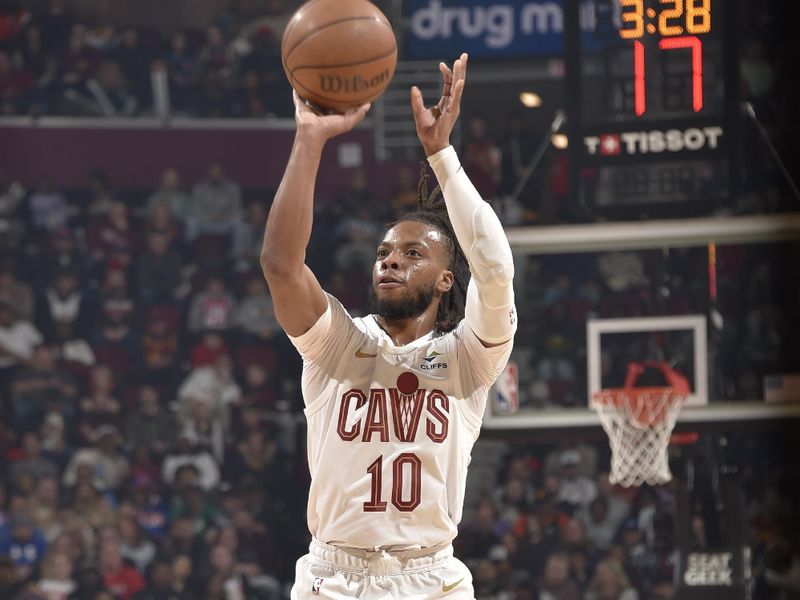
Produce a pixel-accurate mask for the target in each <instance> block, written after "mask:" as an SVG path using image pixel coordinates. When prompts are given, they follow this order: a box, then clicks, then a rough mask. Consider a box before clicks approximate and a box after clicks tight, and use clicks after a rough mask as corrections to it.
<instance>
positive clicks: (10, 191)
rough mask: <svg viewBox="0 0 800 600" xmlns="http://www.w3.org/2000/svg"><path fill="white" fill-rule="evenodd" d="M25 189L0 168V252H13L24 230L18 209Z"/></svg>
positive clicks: (23, 197)
mask: <svg viewBox="0 0 800 600" xmlns="http://www.w3.org/2000/svg"><path fill="white" fill-rule="evenodd" d="M25 195H26V190H25V187H24V186H23V185H22V184H21V183H20V182H19V181H17V180H15V178H13V177H9V175H8V173H6V172H5V171H4V170H3V169H2V168H0V233H1V234H2V235H0V252H15V251H16V250H17V249H18V248H19V242H20V238H21V237H22V235H23V232H24V230H25V227H24V224H23V222H22V219H21V218H20V214H19V213H20V211H19V207H20V206H22V201H23V200H24V199H25Z"/></svg>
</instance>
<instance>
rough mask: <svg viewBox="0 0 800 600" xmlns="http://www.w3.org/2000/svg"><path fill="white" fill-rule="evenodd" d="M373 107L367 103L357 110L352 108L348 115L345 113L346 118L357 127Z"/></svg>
mask: <svg viewBox="0 0 800 600" xmlns="http://www.w3.org/2000/svg"><path fill="white" fill-rule="evenodd" d="M371 106H372V104H371V103H369V102H367V103H365V104H362V105H361V106H357V107H356V108H351V109H350V110H348V111H347V112H346V113H344V118H345V119H347V120H348V121H349V122H350V123H352V124H353V125H355V124H356V123H358V122H359V121H360V120H361V119H363V118H364V117H365V116H366V114H367V112H369V109H370V107H371Z"/></svg>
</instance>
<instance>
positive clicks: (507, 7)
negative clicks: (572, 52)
mask: <svg viewBox="0 0 800 600" xmlns="http://www.w3.org/2000/svg"><path fill="white" fill-rule="evenodd" d="M405 5H406V7H407V9H406V17H407V23H408V29H407V31H408V37H407V43H406V51H405V54H406V56H407V58H410V59H423V58H444V57H449V56H452V55H454V53H459V52H462V51H465V52H469V53H470V56H473V57H484V58H490V57H513V56H519V57H525V56H560V55H562V54H563V51H564V0H505V1H503V0H496V1H492V0H407V1H406V2H405ZM580 12H581V27H582V28H583V29H589V30H593V29H594V27H595V25H596V20H597V18H596V15H595V9H594V3H592V2H589V3H587V2H583V3H582V5H581V10H580Z"/></svg>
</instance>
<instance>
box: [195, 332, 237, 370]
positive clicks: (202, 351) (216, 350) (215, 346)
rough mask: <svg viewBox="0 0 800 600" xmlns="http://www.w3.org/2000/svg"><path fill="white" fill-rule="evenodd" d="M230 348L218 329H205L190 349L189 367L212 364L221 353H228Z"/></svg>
mask: <svg viewBox="0 0 800 600" xmlns="http://www.w3.org/2000/svg"><path fill="white" fill-rule="evenodd" d="M230 353H231V348H230V346H229V345H228V343H227V342H226V341H225V338H224V337H222V334H221V333H220V332H219V331H214V330H211V329H210V330H207V331H204V332H203V333H202V335H201V337H200V341H199V342H198V343H197V344H195V345H194V346H193V347H192V348H191V350H190V359H189V362H190V363H191V367H192V368H193V369H197V368H200V367H208V366H211V365H213V364H214V363H215V362H216V360H217V358H219V357H220V356H221V355H223V354H227V355H230Z"/></svg>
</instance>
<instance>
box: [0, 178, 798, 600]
mask: <svg viewBox="0 0 800 600" xmlns="http://www.w3.org/2000/svg"><path fill="white" fill-rule="evenodd" d="M398 181H400V182H401V184H400V185H399V186H398V188H397V189H396V190H395V191H394V192H393V194H392V196H391V198H389V199H382V198H378V197H376V196H375V194H374V192H373V191H372V190H371V189H370V186H369V184H368V178H367V176H366V173H364V172H363V171H361V170H359V169H355V170H353V173H352V177H351V180H350V182H349V184H348V186H347V187H346V189H344V190H342V191H341V193H340V194H338V196H336V197H335V198H332V199H322V201H321V202H320V203H318V205H317V207H316V215H315V219H316V232H317V233H318V234H319V235H315V236H314V238H313V243H312V246H311V247H310V248H309V252H308V261H309V263H310V264H311V266H312V268H313V269H314V271H315V272H316V273H318V274H319V277H320V279H321V281H322V283H323V285H324V286H325V287H326V289H328V290H329V291H331V292H332V293H334V294H335V295H337V296H338V297H339V298H341V299H342V301H343V302H344V304H345V305H346V306H347V307H348V309H349V310H350V311H351V312H352V314H354V315H359V314H364V313H366V312H367V311H368V310H369V308H368V294H367V289H368V287H369V265H370V263H371V261H372V260H373V259H372V256H373V251H374V243H375V239H376V237H377V236H379V235H380V234H381V225H380V224H381V223H385V222H389V221H391V220H392V219H393V218H395V217H396V216H398V215H399V214H401V213H403V212H405V211H406V210H407V209H408V207H409V206H410V205H413V203H414V200H415V196H416V186H415V174H414V173H413V172H411V171H409V172H407V173H404V174H403V175H400V176H398ZM1 191H2V193H0V228H2V231H3V235H2V236H0V240H2V259H1V260H0V350H1V351H0V382H2V386H0V398H1V399H2V402H1V403H0V406H1V407H2V414H0V453H1V454H2V456H3V461H2V462H0V596H2V597H9V598H14V597H17V596H16V595H17V594H18V597H20V598H29V599H40V598H46V599H47V600H51V599H54V598H58V599H63V598H80V599H93V598H110V597H114V598H122V599H124V600H130V599H134V598H135V599H136V600H143V599H149V598H225V599H233V598H270V599H274V598H282V597H284V595H285V592H286V589H287V586H288V585H289V584H290V582H291V581H292V578H293V569H292V565H293V560H294V559H295V558H296V557H298V556H299V555H300V554H301V553H302V552H303V551H304V548H305V546H306V543H307V540H308V532H307V527H306V523H305V514H304V505H305V495H306V490H307V484H308V472H307V467H306V462H305V444H304V435H305V429H304V419H303V415H302V400H301V398H300V396H299V393H298V389H297V386H298V382H299V373H300V364H299V359H298V357H297V355H296V352H295V351H294V350H293V349H292V348H291V347H290V344H289V343H288V340H287V338H286V337H285V335H284V334H283V333H282V332H281V331H280V329H279V328H278V326H277V323H276V321H275V317H274V314H273V312H272V306H271V303H270V299H269V294H268V290H267V288H266V286H265V284H264V281H263V277H262V275H261V273H260V270H259V264H258V255H259V250H260V246H261V235H262V231H263V224H264V220H265V215H266V211H267V208H268V202H269V198H270V197H271V196H270V194H269V192H266V191H265V192H256V191H245V192H243V191H242V190H241V189H240V187H239V185H238V184H237V183H236V182H234V181H232V180H231V179H230V178H229V177H227V176H226V174H225V171H224V168H223V167H222V166H221V165H218V164H215V165H209V167H208V170H207V175H206V176H205V177H204V178H202V179H201V180H199V181H196V182H194V183H193V184H192V185H191V186H188V187H187V186H185V185H184V184H183V182H182V181H181V177H180V174H179V173H178V172H176V171H175V170H174V169H166V170H165V171H164V175H163V178H162V182H161V185H160V186H159V187H158V189H156V190H152V191H150V192H149V193H141V192H140V193H133V192H130V191H127V192H126V191H125V190H116V189H114V186H113V185H112V183H111V182H110V181H109V180H108V178H107V177H106V176H105V175H104V174H103V173H99V172H98V173H94V174H93V175H92V177H90V179H89V183H88V184H87V185H86V186H85V187H83V188H80V189H68V190H63V189H60V188H59V186H56V185H54V184H52V183H49V182H43V183H42V184H41V185H39V186H35V187H32V188H31V189H29V190H26V189H24V187H23V186H22V185H20V184H19V183H13V182H11V183H10V182H8V181H6V182H5V183H4V184H3V186H2V190H1ZM787 247H788V248H789V251H794V252H796V250H797V248H796V245H793V244H781V245H778V247H777V248H773V247H769V248H767V249H766V250H765V249H758V247H752V248H748V247H737V246H732V247H729V248H727V249H722V248H720V251H719V253H718V288H719V290H720V293H719V301H718V304H717V305H716V308H717V309H718V310H719V311H720V312H721V314H722V315H723V316H724V321H725V322H726V323H728V324H729V325H727V326H726V327H728V328H730V327H731V326H735V325H737V324H738V325H739V328H734V330H733V331H734V333H735V337H733V338H732V339H733V342H732V343H729V344H728V345H726V346H724V348H730V356H727V357H724V358H725V359H726V360H733V361H734V362H733V363H730V364H728V367H727V368H728V370H727V371H726V372H725V377H727V380H726V381H727V386H728V387H730V389H731V390H732V392H731V395H730V397H732V398H740V397H741V398H747V399H752V398H754V397H756V394H757V390H755V391H754V390H752V389H750V388H746V387H744V386H746V385H748V382H749V385H751V387H752V381H753V380H755V381H757V377H756V376H752V377H748V375H747V374H748V369H765V368H769V369H775V368H778V366H777V365H778V364H780V365H784V366H785V365H786V364H789V363H790V362H791V361H792V360H796V356H797V354H792V353H791V351H790V348H791V340H792V339H794V337H793V335H792V333H791V332H792V331H793V330H792V328H791V323H792V322H795V323H796V322H798V321H797V319H796V318H795V312H796V307H797V306H798V305H800V303H798V302H794V301H792V300H791V298H793V296H791V293H794V292H796V289H795V287H796V286H794V284H793V283H792V282H796V281H797V280H798V277H797V273H796V268H797V267H796V265H797V264H798V263H797V261H792V260H791V254H789V253H788V252H787ZM754 248H755V249H754ZM792 249H793V250H792ZM705 252H706V249H703V248H701V249H676V250H673V251H671V252H670V253H664V252H641V253H628V252H622V253H602V254H597V255H592V254H586V255H580V254H576V255H570V256H559V257H550V258H546V257H522V258H523V259H524V260H523V263H524V268H522V269H521V270H520V273H521V274H522V273H524V274H525V276H524V277H522V278H520V279H519V282H520V285H519V289H518V302H519V305H520V317H521V321H520V326H521V328H520V334H519V335H518V341H517V344H516V347H515V352H514V357H515V359H516V360H517V361H518V362H519V364H520V365H521V369H520V377H521V383H523V384H524V385H523V387H522V403H523V404H526V403H528V404H534V405H536V406H542V407H544V406H549V405H558V406H570V405H577V404H578V403H580V402H581V398H585V389H582V388H581V386H582V385H585V383H583V382H582V378H584V377H585V369H584V368H583V366H582V365H583V364H585V362H584V358H585V357H583V356H582V355H581V352H584V351H585V350H582V347H585V341H584V340H585V333H584V332H585V329H584V328H585V319H586V317H587V315H590V314H597V315H600V316H619V315H628V316H630V315H647V314H654V313H664V312H667V313H689V312H695V311H700V312H703V311H706V310H708V309H709V306H708V305H706V302H707V300H698V298H705V299H707V298H708V296H707V295H706V294H705V288H706V286H707V284H708V281H707V279H706V274H707V264H705V263H704V259H705V256H706V255H705ZM698 253H699V254H698ZM780 257H783V258H780ZM551 259H552V260H551ZM787 294H789V295H787ZM793 311H795V312H793ZM728 330H729V329H728ZM730 335H734V334H730ZM667 341H670V340H667ZM656 342H658V340H656ZM680 342H681V340H677V341H676V340H672V343H680ZM582 345H583V346H582ZM655 347H656V350H657V349H658V343H656V344H655ZM662 349H663V348H662ZM638 351H639V350H637V352H638ZM641 351H644V350H641ZM624 359H625V357H624V356H623V357H621V358H620V360H624ZM526 360H527V361H528V362H525V361H526ZM775 360H777V361H782V362H779V363H775V362H774V361H775ZM787 360H788V361H789V363H787V362H786V361H787ZM765 365H768V367H767V366H765ZM794 367H796V365H794ZM756 373H757V374H758V375H760V374H761V373H760V372H759V371H756ZM726 389H727V388H726ZM748 439H749V438H748ZM747 443H752V444H755V445H756V450H755V451H752V452H749V453H742V456H745V455H747V456H750V455H752V456H766V455H767V454H770V455H771V460H776V464H781V465H783V464H784V463H781V462H780V461H779V460H777V459H775V456H774V454H771V449H770V446H769V441H768V440H765V439H764V438H763V437H757V436H755V437H753V438H752V439H749V441H748V442H747ZM602 447H603V445H602V444H599V445H598V444H595V445H594V446H593V447H588V446H587V447H580V448H577V449H576V448H568V447H561V446H558V447H556V446H554V445H550V446H546V445H536V446H523V447H517V448H516V449H514V451H513V453H512V454H513V455H512V457H511V458H510V459H509V460H508V462H507V464H505V465H504V466H503V468H502V469H501V470H500V471H499V473H498V474H497V481H496V489H495V488H494V487H491V486H490V487H489V488H487V489H485V490H484V495H483V497H482V499H481V500H480V501H479V502H478V504H477V505H476V506H469V507H468V508H467V515H468V517H467V518H466V519H465V521H464V523H463V525H462V533H461V536H460V537H459V538H458V551H459V553H460V556H462V557H464V558H465V559H466V560H467V561H468V562H469V564H470V566H471V567H472V569H473V572H474V574H475V577H476V585H477V590H478V598H480V599H481V600H512V599H524V598H536V597H537V594H538V597H539V598H556V599H559V600H560V599H572V598H575V599H584V600H593V599H603V600H611V599H612V598H624V599H625V600H632V599H634V598H641V599H642V600H645V599H648V598H652V599H661V598H669V597H670V593H671V592H670V590H671V589H672V584H671V583H670V577H671V575H670V574H671V569H672V565H673V562H672V561H674V555H673V553H672V552H673V546H672V545H671V544H670V543H666V542H665V541H664V540H662V539H661V538H658V536H655V534H654V533H653V531H654V530H653V528H654V527H655V525H654V522H655V521H654V519H655V515H657V514H662V513H665V511H666V513H669V511H670V510H671V509H672V507H673V506H674V501H673V499H672V496H671V494H672V493H673V492H672V491H671V490H670V488H668V487H667V488H653V489H651V488H647V487H645V488H641V489H640V490H638V491H636V490H634V491H633V492H624V491H622V490H621V489H619V488H616V487H613V486H610V485H609V483H608V478H607V465H608V450H607V447H606V448H605V450H603V449H602ZM789 455H791V452H789V451H787V452H786V454H785V456H789ZM743 460H744V459H743ZM748 460H749V459H748ZM764 460H765V461H766V460H767V459H764ZM740 464H745V463H744V462H742V463H740ZM747 464H748V467H747V474H748V476H749V477H750V478H751V479H750V480H748V482H747V483H748V485H747V490H748V491H749V492H752V493H751V495H750V496H749V497H748V500H749V502H750V503H751V506H750V508H749V509H748V510H749V511H750V512H749V513H748V518H750V519H753V522H757V523H758V524H759V527H761V526H762V525H763V527H776V525H775V522H774V521H772V520H770V519H773V517H775V515H777V517H775V518H778V517H780V518H781V519H789V520H791V519H794V518H796V516H795V515H794V513H793V510H792V509H791V507H789V508H787V507H786V506H784V505H783V504H782V502H783V500H777V499H776V498H777V497H781V498H784V499H785V498H787V496H786V494H785V490H784V489H783V488H782V487H781V486H782V484H783V481H782V479H781V478H780V477H777V476H776V478H769V479H767V480H759V479H758V476H759V475H761V476H763V475H764V474H765V473H767V472H768V471H767V470H766V469H764V470H759V469H757V468H756V466H757V465H756V463H754V462H752V461H750V462H749V463H747ZM790 464H791V463H790ZM785 468H787V469H788V468H789V467H788V466H786V467H785ZM770 486H772V487H770ZM789 498H793V496H790V497H789ZM776 506H777V508H776ZM774 511H777V512H774ZM764 520H766V521H764ZM762 521H764V523H766V524H763V523H762ZM776 531H781V529H780V528H778V529H777V530H776ZM782 531H793V529H791V528H789V529H786V528H784V529H782ZM768 533H769V532H767V533H764V532H762V531H761V530H759V529H758V528H757V527H756V528H755V529H754V530H753V535H755V536H762V535H763V537H764V539H761V538H760V537H759V539H758V540H751V542H752V543H753V544H755V543H756V542H757V541H758V542H759V543H761V544H762V545H763V548H762V551H763V552H764V553H765V554H764V555H763V556H764V557H771V556H772V555H771V554H769V553H768V551H767V548H772V545H771V544H773V543H778V542H781V543H783V544H784V545H783V546H779V548H784V550H783V552H784V554H783V555H781V556H784V559H785V555H786V552H788V556H789V558H791V557H792V556H793V555H792V552H791V548H792V546H791V544H789V546H786V545H785V544H786V543H788V542H783V541H781V540H780V539H779V537H780V536H777V535H773V536H772V537H769V535H767V534H768ZM659 540H661V541H659ZM789 541H790V542H792V543H794V542H796V540H789ZM786 548H788V550H786ZM770 552H771V550H770ZM764 560H765V561H767V558H764ZM770 560H772V559H770ZM775 560H777V559H775ZM767 562H768V561H767ZM784 562H785V560H784ZM765 564H766V562H765ZM780 564H783V563H780ZM781 568H782V569H783V571H781V573H784V572H786V573H791V571H790V570H789V569H788V568H784V567H781ZM781 573H778V575H780V577H784V575H781ZM780 577H778V580H781V581H783V580H782V579H780ZM786 577H791V575H790V574H789V575H786ZM773 579H774V578H773ZM775 581H777V580H775ZM2 586H5V587H2ZM109 593H110V594H111V595H109ZM769 597H770V596H768V595H766V596H764V598H769Z"/></svg>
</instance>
